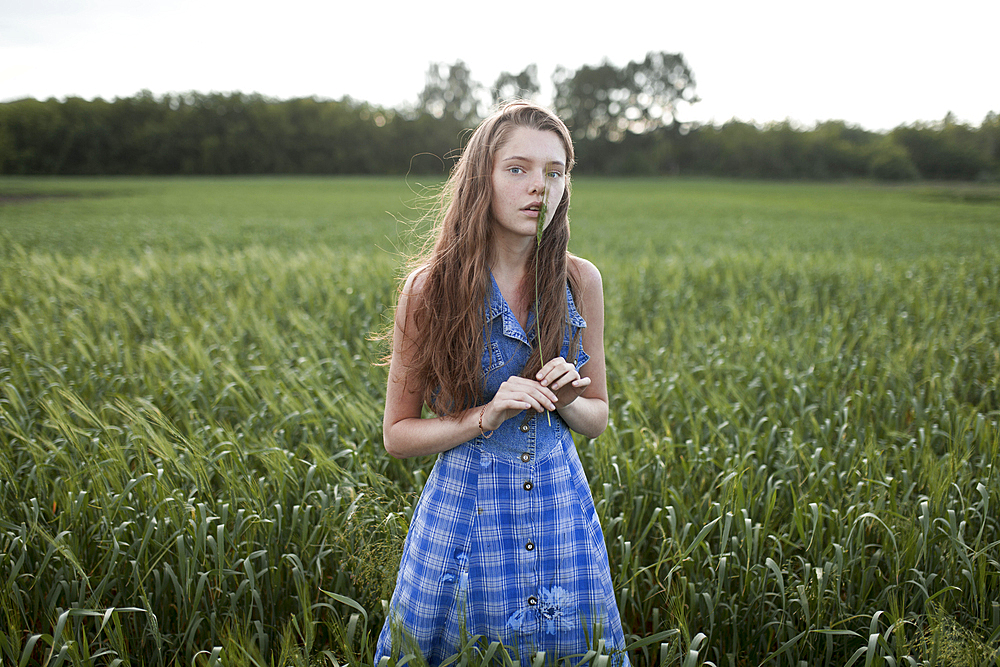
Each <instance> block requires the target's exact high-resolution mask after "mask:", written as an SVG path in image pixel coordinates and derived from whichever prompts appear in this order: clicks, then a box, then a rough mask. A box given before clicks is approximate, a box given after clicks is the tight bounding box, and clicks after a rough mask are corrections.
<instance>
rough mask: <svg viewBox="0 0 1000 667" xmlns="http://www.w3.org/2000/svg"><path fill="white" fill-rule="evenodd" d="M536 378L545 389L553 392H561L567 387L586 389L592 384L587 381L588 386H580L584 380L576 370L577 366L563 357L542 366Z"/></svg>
mask: <svg viewBox="0 0 1000 667" xmlns="http://www.w3.org/2000/svg"><path fill="white" fill-rule="evenodd" d="M535 377H536V378H537V379H538V382H539V383H540V384H541V385H542V386H543V387H549V388H550V389H552V391H559V390H560V389H562V388H563V387H565V386H566V385H572V386H574V387H585V386H587V384H590V380H587V383H586V384H580V382H581V381H582V380H583V378H582V377H581V376H580V373H579V371H577V370H576V366H574V365H573V364H571V363H569V362H568V361H566V360H565V359H563V358H562V357H556V358H555V359H552V360H550V361H549V362H548V363H547V364H545V365H544V366H542V368H541V369H540V370H539V371H538V374H537V375H535Z"/></svg>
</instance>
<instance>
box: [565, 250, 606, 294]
mask: <svg viewBox="0 0 1000 667" xmlns="http://www.w3.org/2000/svg"><path fill="white" fill-rule="evenodd" d="M567 268H568V269H569V272H570V274H571V275H572V276H573V278H574V279H575V280H576V283H577V285H579V287H580V290H581V291H582V292H584V293H587V292H590V291H592V290H594V289H596V290H597V291H598V292H603V291H604V288H603V283H602V279H601V271H600V270H599V269H598V268H597V267H596V266H594V264H593V262H590V261H588V260H586V259H584V258H583V257H577V256H576V255H569V258H568V264H567Z"/></svg>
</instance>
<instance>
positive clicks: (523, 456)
mask: <svg viewBox="0 0 1000 667" xmlns="http://www.w3.org/2000/svg"><path fill="white" fill-rule="evenodd" d="M521 460H522V461H524V462H525V463H527V462H528V461H530V460H531V454H529V453H528V452H525V453H524V454H521Z"/></svg>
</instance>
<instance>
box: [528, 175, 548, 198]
mask: <svg viewBox="0 0 1000 667" xmlns="http://www.w3.org/2000/svg"><path fill="white" fill-rule="evenodd" d="M529 187H530V188H531V189H530V190H529V192H531V194H538V193H541V192H544V191H545V174H544V173H543V172H536V171H533V172H531V181H530V184H529Z"/></svg>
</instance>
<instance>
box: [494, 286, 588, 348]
mask: <svg viewBox="0 0 1000 667" xmlns="http://www.w3.org/2000/svg"><path fill="white" fill-rule="evenodd" d="M487 298H488V299H489V301H488V302H487V303H486V314H487V320H488V321H493V320H494V319H496V318H497V317H501V318H502V322H503V335H504V336H507V337H508V338H515V339H517V340H520V341H522V342H524V343H528V344H530V342H531V335H529V334H528V333H526V332H525V330H524V329H523V328H522V327H521V323H520V322H518V321H517V318H516V317H514V312H513V311H512V310H511V309H510V306H509V305H508V304H507V300H506V299H504V298H503V294H502V293H501V292H500V286H499V285H497V281H496V278H494V277H493V272H492V271H491V272H490V292H489V294H488V295H487ZM566 305H567V306H568V311H569V312H568V318H567V319H568V320H569V323H570V324H571V325H572V326H574V327H578V328H583V327H586V326H587V321H586V320H585V319H583V316H582V315H580V312H579V311H578V310H577V309H576V303H575V302H574V301H573V293H572V292H571V291H570V289H569V283H567V284H566ZM534 321H535V312H534V310H532V311H531V312H529V313H528V327H527V328H528V329H529V331H532V333H533V332H534V330H533V327H532V324H533V323H534Z"/></svg>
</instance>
